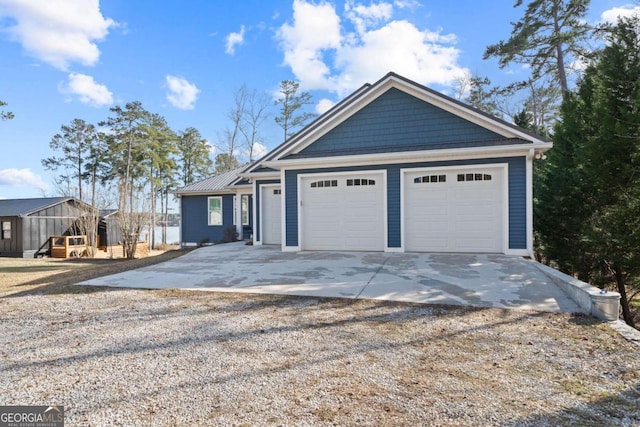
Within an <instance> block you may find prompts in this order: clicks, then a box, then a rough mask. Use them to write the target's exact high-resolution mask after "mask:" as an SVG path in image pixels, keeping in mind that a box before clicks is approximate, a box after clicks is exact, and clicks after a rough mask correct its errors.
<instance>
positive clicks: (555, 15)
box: [484, 0, 591, 97]
mask: <svg viewBox="0 0 640 427" xmlns="http://www.w3.org/2000/svg"><path fill="white" fill-rule="evenodd" d="M523 2H524V0H516V2H515V4H514V7H519V6H522V4H523ZM589 3H590V0H531V1H530V2H529V3H528V4H527V8H526V10H525V13H524V16H523V17H522V19H521V20H520V21H517V22H515V23H512V25H513V28H512V30H511V36H510V37H509V39H508V40H506V41H500V42H498V43H497V44H494V45H490V46H488V47H487V48H486V50H485V53H484V59H487V58H490V57H497V58H498V59H499V65H500V68H504V67H506V66H508V65H509V64H511V63H512V62H515V63H518V64H525V65H529V66H531V72H532V78H533V80H538V79H540V78H542V77H546V76H551V77H552V78H551V80H552V81H555V82H557V84H559V85H560V88H561V90H562V96H563V97H564V96H565V95H566V94H567V93H568V92H569V83H568V78H567V71H568V69H569V67H570V62H572V61H574V60H579V59H582V58H585V57H587V56H588V52H587V51H586V50H585V48H584V42H585V41H586V40H587V38H588V37H589V34H590V31H591V28H590V27H589V25H588V24H587V23H586V22H587V21H586V13H587V9H588V7H589Z"/></svg>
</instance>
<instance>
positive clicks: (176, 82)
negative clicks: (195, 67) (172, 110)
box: [166, 75, 200, 110]
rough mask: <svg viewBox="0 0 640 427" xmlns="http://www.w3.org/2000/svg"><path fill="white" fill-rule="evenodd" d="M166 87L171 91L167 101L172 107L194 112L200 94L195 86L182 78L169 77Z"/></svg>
mask: <svg viewBox="0 0 640 427" xmlns="http://www.w3.org/2000/svg"><path fill="white" fill-rule="evenodd" d="M166 85H167V89H169V92H168V93H167V100H168V101H169V102H170V103H171V105H173V106H174V107H176V108H179V109H181V110H193V108H194V107H195V103H196V100H197V99H198V94H199V93H200V89H198V88H197V87H196V85H195V84H193V83H189V81H187V80H186V79H185V78H182V77H176V76H171V75H167V78H166Z"/></svg>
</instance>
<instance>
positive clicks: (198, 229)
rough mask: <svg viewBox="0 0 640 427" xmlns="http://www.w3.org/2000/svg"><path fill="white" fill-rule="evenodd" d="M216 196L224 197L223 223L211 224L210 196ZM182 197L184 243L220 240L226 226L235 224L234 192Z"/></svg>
mask: <svg viewBox="0 0 640 427" xmlns="http://www.w3.org/2000/svg"><path fill="white" fill-rule="evenodd" d="M214 196H220V197H222V225H209V218H208V216H209V207H208V198H209V197H214ZM181 199H182V202H181V207H182V212H181V214H182V242H183V243H200V242H205V241H208V242H210V243H216V242H219V241H220V240H222V233H223V231H224V228H225V227H228V226H233V225H234V219H233V212H234V207H233V195H232V194H224V195H217V194H211V195H202V196H182V198H181Z"/></svg>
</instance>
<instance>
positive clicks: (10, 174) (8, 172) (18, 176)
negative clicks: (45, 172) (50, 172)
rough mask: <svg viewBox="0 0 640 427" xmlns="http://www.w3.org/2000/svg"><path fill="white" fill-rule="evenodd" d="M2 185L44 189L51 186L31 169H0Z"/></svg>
mask: <svg viewBox="0 0 640 427" xmlns="http://www.w3.org/2000/svg"><path fill="white" fill-rule="evenodd" d="M0 185H9V186H11V187H33V188H36V189H38V190H43V191H44V190H47V189H48V188H49V186H48V185H47V184H45V182H44V181H43V180H42V178H40V176H38V175H36V174H34V173H33V172H31V170H30V169H0Z"/></svg>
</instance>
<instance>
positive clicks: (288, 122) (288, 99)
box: [275, 80, 317, 140]
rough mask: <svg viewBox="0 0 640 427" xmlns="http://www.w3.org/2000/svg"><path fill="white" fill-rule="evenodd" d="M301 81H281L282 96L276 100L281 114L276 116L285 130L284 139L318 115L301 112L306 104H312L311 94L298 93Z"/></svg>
mask: <svg viewBox="0 0 640 427" xmlns="http://www.w3.org/2000/svg"><path fill="white" fill-rule="evenodd" d="M299 88H300V83H298V82H294V81H292V80H283V81H281V82H280V93H281V94H282V96H281V97H280V98H279V99H277V100H276V105H279V106H280V114H279V115H278V116H276V118H275V120H276V123H277V124H278V125H279V126H280V127H281V128H282V129H283V130H284V139H285V140H286V139H288V138H289V137H290V136H291V135H292V133H293V131H294V130H295V129H297V128H299V127H301V126H303V125H304V124H305V123H306V122H308V121H309V120H311V119H313V118H315V117H316V116H317V115H316V114H313V113H309V112H299V110H300V109H302V108H303V107H304V106H305V105H308V104H311V95H310V94H309V93H308V92H300V93H298V89H299Z"/></svg>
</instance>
